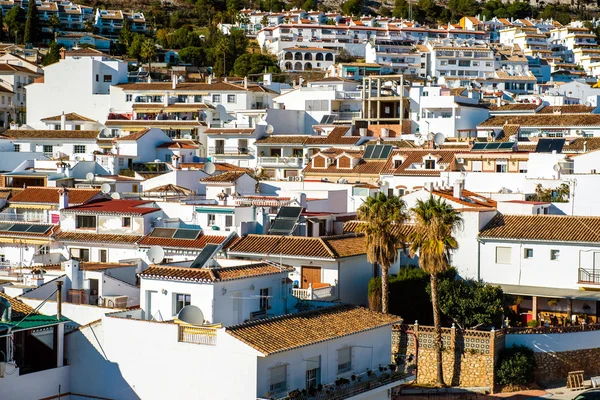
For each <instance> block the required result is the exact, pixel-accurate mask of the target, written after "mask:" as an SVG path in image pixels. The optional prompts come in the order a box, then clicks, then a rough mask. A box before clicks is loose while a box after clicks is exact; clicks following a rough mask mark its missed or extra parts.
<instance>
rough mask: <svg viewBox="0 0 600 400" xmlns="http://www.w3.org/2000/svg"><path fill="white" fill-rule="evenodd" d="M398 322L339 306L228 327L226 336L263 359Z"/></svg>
mask: <svg viewBox="0 0 600 400" xmlns="http://www.w3.org/2000/svg"><path fill="white" fill-rule="evenodd" d="M399 321H400V317H397V316H395V315H391V314H381V313H378V312H375V311H370V310H368V309H366V308H362V307H357V306H352V305H339V306H332V307H324V308H320V309H317V310H314V311H306V312H302V313H298V314H288V315H283V316H281V317H275V318H268V319H262V320H258V321H255V322H248V323H245V324H240V325H235V326H230V327H228V328H227V329H226V331H227V333H229V334H230V335H231V336H233V337H235V338H236V339H238V340H241V341H242V342H244V343H246V344H247V345H249V346H250V347H252V348H254V349H256V350H258V351H260V352H261V353H263V354H265V355H269V354H274V353H279V352H282V351H287V350H291V349H296V348H298V347H303V346H309V345H312V344H316V343H321V342H324V341H327V340H333V339H338V338H340V337H343V336H348V335H352V334H356V333H360V332H364V331H368V330H372V329H376V328H381V327H384V326H388V325H392V324H394V323H397V322H399Z"/></svg>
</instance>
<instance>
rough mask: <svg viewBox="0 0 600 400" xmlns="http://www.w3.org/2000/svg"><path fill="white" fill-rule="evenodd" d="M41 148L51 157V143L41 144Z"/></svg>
mask: <svg viewBox="0 0 600 400" xmlns="http://www.w3.org/2000/svg"><path fill="white" fill-rule="evenodd" d="M42 149H43V150H42V151H43V152H44V154H45V155H47V156H49V157H52V145H47V144H45V145H44V146H42Z"/></svg>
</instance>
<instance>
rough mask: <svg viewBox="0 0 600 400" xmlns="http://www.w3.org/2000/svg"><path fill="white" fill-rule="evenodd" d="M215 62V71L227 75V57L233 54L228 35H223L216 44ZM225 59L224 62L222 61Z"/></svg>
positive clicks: (216, 73) (219, 74)
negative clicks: (221, 61)
mask: <svg viewBox="0 0 600 400" xmlns="http://www.w3.org/2000/svg"><path fill="white" fill-rule="evenodd" d="M214 52H215V55H216V59H215V64H214V66H213V72H214V73H215V75H217V76H226V75H227V57H228V55H230V54H231V46H230V43H229V41H228V40H227V38H226V37H222V38H221V39H220V40H219V42H218V43H217V45H216V46H215V51H214ZM220 60H223V64H221V63H220Z"/></svg>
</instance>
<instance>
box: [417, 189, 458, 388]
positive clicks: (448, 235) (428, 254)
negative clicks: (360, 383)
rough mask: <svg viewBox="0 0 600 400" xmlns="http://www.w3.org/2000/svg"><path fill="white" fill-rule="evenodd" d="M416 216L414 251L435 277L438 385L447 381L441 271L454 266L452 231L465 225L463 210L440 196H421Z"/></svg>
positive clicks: (433, 286)
mask: <svg viewBox="0 0 600 400" xmlns="http://www.w3.org/2000/svg"><path fill="white" fill-rule="evenodd" d="M411 212H412V214H413V216H414V219H415V223H416V226H415V230H414V231H413V232H412V233H411V234H410V235H409V237H408V241H409V243H410V253H411V255H412V256H413V257H414V256H415V255H416V254H417V253H418V255H419V265H420V266H421V268H422V269H423V270H424V271H425V272H427V273H429V275H430V279H431V305H432V306H433V322H434V325H435V349H436V363H437V379H436V383H437V385H438V386H443V385H444V371H443V367H442V325H441V321H440V306H439V304H438V287H437V285H438V275H439V274H440V273H442V272H445V271H447V270H448V269H449V268H450V252H451V251H452V250H454V249H457V248H458V243H457V241H456V238H455V237H454V236H452V232H453V231H455V230H456V229H459V228H460V227H461V226H462V222H463V221H462V218H461V216H460V214H459V213H458V212H457V211H456V210H455V209H454V208H452V206H451V205H449V204H448V203H446V201H445V200H441V199H440V198H439V197H433V196H429V199H427V200H425V201H423V200H418V201H417V204H416V206H415V207H413V208H412V209H411Z"/></svg>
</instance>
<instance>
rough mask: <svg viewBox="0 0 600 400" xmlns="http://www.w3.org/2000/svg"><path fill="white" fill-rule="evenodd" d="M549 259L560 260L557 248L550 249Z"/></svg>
mask: <svg viewBox="0 0 600 400" xmlns="http://www.w3.org/2000/svg"><path fill="white" fill-rule="evenodd" d="M550 260H552V261H560V250H558V249H550Z"/></svg>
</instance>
